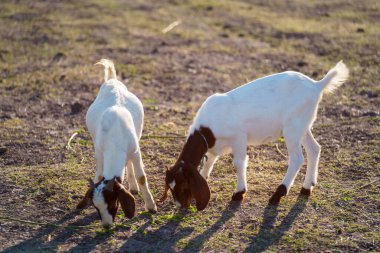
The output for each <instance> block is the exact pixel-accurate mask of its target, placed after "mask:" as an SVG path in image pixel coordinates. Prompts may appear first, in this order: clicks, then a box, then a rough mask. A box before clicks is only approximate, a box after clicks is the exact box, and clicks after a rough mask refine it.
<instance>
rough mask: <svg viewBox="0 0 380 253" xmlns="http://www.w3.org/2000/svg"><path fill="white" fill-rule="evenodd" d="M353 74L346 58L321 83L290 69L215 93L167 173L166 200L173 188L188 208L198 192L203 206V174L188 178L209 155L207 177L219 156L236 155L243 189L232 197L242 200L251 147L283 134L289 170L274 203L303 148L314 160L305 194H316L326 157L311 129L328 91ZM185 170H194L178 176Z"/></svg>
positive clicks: (310, 161)
mask: <svg viewBox="0 0 380 253" xmlns="http://www.w3.org/2000/svg"><path fill="white" fill-rule="evenodd" d="M347 78H348V69H347V67H346V66H345V64H344V63H343V62H339V63H338V64H337V65H336V66H335V67H334V68H333V69H331V70H330V71H329V72H328V73H327V75H326V76H325V77H324V78H323V79H322V80H320V81H314V80H312V79H311V78H309V77H307V76H305V75H303V74H301V73H298V72H293V71H287V72H283V73H279V74H274V75H270V76H266V77H263V78H260V79H257V80H254V81H252V82H249V83H247V84H245V85H243V86H240V87H238V88H236V89H233V90H231V91H229V92H227V93H224V94H215V95H212V96H210V97H209V98H207V99H206V101H205V102H204V103H203V104H202V106H201V108H200V109H199V110H198V112H197V115H196V117H195V119H194V122H193V124H192V125H191V126H190V129H189V135H188V138H187V140H186V144H185V146H184V149H183V150H182V153H181V155H180V157H179V159H178V161H177V163H176V164H175V165H174V166H173V167H172V168H171V170H169V171H168V172H167V173H166V189H165V194H164V197H163V199H164V198H165V197H166V191H167V190H168V189H170V190H171V191H172V193H173V194H172V195H173V196H174V198H175V199H176V201H177V200H178V201H177V203H181V205H182V206H186V205H188V203H189V198H190V197H191V196H193V197H195V198H196V201H197V207H199V208H198V210H201V209H203V208H204V207H205V206H206V205H207V202H208V200H207V198H209V189H208V186H207V183H206V182H203V181H202V179H201V178H199V177H197V176H192V177H193V179H191V178H189V179H186V175H196V173H197V172H195V171H194V168H195V167H194V166H197V165H199V163H200V160H201V157H202V156H203V154H205V153H207V156H208V160H207V162H206V163H205V165H204V168H203V169H202V170H201V172H200V174H201V175H202V177H203V178H205V179H207V178H208V177H209V176H210V173H211V171H212V168H213V165H214V163H215V161H216V160H217V158H218V156H219V155H221V154H225V153H232V154H233V163H234V166H235V167H236V169H237V189H236V191H235V193H234V195H233V197H232V199H233V200H242V199H243V197H244V194H245V192H246V190H247V183H246V167H247V161H248V159H247V155H246V153H247V146H248V145H259V144H263V143H267V142H270V141H275V140H277V139H278V138H279V137H280V136H282V135H283V136H284V137H285V142H286V146H287V149H288V155H289V163H288V170H287V173H286V175H285V178H284V179H283V181H282V184H281V185H280V186H279V187H278V188H277V191H276V192H275V193H274V194H273V196H272V197H271V199H270V202H271V203H273V204H277V203H279V201H280V199H281V197H282V196H284V195H286V194H287V192H288V191H289V189H290V187H291V186H292V184H293V182H294V179H295V177H296V175H297V173H298V171H299V169H300V167H301V165H302V164H303V161H304V157H303V154H302V146H304V148H305V150H306V154H307V158H308V159H307V171H306V176H305V180H304V183H303V188H302V191H301V193H302V194H306V195H310V193H311V190H312V187H313V186H314V185H316V183H317V176H318V162H319V156H320V145H319V144H318V143H317V141H316V140H315V139H314V137H313V135H312V133H311V127H312V125H313V122H314V121H315V119H316V115H317V109H318V103H319V102H320V100H321V98H322V94H323V93H328V92H332V91H333V90H335V89H336V88H338V87H339V86H340V85H341V84H342V83H343V82H344V81H345V80H346V79H347ZM210 143H212V145H210ZM205 147H206V148H205ZM182 171H185V172H186V171H190V172H191V173H189V172H186V173H184V174H183V176H178V174H181V173H182ZM195 178H196V179H195ZM194 181H196V182H194ZM184 182H187V183H184ZM191 184H193V185H198V188H200V187H199V186H202V189H203V191H204V192H205V193H204V195H205V196H207V197H204V196H202V194H201V193H197V192H196V191H195V190H194V189H190V190H188V189H186V187H187V186H185V185H191ZM193 188H194V187H193ZM191 190H192V191H191ZM181 192H182V193H181ZM183 192H192V193H191V196H190V195H189V194H187V195H186V196H185V195H184V194H183ZM198 202H199V203H198Z"/></svg>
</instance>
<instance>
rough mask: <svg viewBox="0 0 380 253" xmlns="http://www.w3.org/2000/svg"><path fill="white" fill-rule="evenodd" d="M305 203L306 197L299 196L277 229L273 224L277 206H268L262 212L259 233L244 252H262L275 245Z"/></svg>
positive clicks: (303, 207)
mask: <svg viewBox="0 0 380 253" xmlns="http://www.w3.org/2000/svg"><path fill="white" fill-rule="evenodd" d="M307 201H308V198H307V197H305V196H303V195H299V196H298V198H297V201H296V203H295V204H294V206H293V207H292V209H291V210H290V211H289V213H288V214H287V215H286V216H285V217H284V218H283V219H282V222H281V224H280V225H278V226H277V227H275V226H274V224H275V222H276V218H277V216H278V212H279V211H278V206H277V205H271V204H268V205H267V207H266V208H265V210H264V215H263V216H264V220H263V223H262V224H261V226H260V228H259V233H258V234H257V235H256V236H255V237H253V240H252V242H251V243H250V245H249V246H248V247H247V248H246V249H245V250H244V252H245V253H248V252H264V251H266V250H268V248H269V247H270V246H272V245H274V244H277V243H278V242H279V241H280V239H281V238H282V236H283V235H284V234H285V232H286V231H288V230H289V229H290V228H291V226H292V224H293V222H294V221H295V219H296V218H297V217H298V215H299V214H300V213H302V211H303V210H304V209H305V207H306V203H307Z"/></svg>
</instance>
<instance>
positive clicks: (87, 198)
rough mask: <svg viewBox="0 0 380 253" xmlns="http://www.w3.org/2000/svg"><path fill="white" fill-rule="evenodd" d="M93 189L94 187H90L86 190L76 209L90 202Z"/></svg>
mask: <svg viewBox="0 0 380 253" xmlns="http://www.w3.org/2000/svg"><path fill="white" fill-rule="evenodd" d="M93 190H94V188H90V189H88V190H87V192H86V194H85V195H84V197H83V199H82V200H81V201H80V202H79V203H78V205H77V209H83V208H85V207H87V206H88V205H89V204H90V200H91V199H92V194H93Z"/></svg>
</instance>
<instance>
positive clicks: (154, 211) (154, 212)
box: [148, 209, 157, 214]
mask: <svg viewBox="0 0 380 253" xmlns="http://www.w3.org/2000/svg"><path fill="white" fill-rule="evenodd" d="M148 211H149V212H150V213H151V214H156V213H157V210H154V209H149V210H148Z"/></svg>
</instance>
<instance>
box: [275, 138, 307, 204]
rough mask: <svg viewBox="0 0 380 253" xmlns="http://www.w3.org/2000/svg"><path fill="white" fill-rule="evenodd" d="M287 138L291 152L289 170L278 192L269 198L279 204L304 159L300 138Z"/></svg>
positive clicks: (289, 151) (289, 152) (287, 144)
mask: <svg viewBox="0 0 380 253" xmlns="http://www.w3.org/2000/svg"><path fill="white" fill-rule="evenodd" d="M285 140H286V146H287V148H288V154H289V163H288V170H287V172H286V175H285V177H284V179H283V180H282V183H281V185H279V186H278V188H277V190H276V192H275V193H274V194H273V195H272V197H271V198H270V199H269V203H270V204H274V205H277V204H278V203H279V202H280V200H281V198H282V197H283V196H285V195H286V194H287V193H288V191H289V189H290V188H291V187H292V185H293V183H294V179H295V178H296V176H297V174H298V171H299V170H300V168H301V166H302V164H303V161H304V157H303V154H302V147H301V143H300V138H291V137H288V138H286V136H285Z"/></svg>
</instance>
